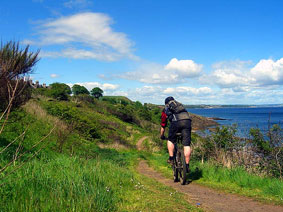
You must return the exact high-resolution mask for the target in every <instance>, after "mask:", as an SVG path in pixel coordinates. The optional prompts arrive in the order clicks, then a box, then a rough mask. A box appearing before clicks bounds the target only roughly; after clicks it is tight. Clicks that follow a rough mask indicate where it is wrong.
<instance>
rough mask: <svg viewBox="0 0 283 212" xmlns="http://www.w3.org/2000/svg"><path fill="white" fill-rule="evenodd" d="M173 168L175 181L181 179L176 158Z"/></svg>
mask: <svg viewBox="0 0 283 212" xmlns="http://www.w3.org/2000/svg"><path fill="white" fill-rule="evenodd" d="M172 169H173V176H174V178H173V179H174V182H179V181H180V179H179V172H178V169H177V167H176V160H174V164H173V166H172Z"/></svg>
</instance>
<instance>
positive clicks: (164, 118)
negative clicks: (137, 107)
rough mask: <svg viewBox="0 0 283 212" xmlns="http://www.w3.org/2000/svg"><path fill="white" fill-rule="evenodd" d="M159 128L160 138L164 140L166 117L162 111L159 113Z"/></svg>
mask: <svg viewBox="0 0 283 212" xmlns="http://www.w3.org/2000/svg"><path fill="white" fill-rule="evenodd" d="M160 125H161V128H160V138H164V133H165V128H166V126H167V115H166V113H165V112H164V110H163V111H162V113H161V123H160Z"/></svg>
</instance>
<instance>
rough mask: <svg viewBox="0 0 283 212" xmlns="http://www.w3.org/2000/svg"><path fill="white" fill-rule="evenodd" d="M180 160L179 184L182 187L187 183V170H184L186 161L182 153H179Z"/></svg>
mask: <svg viewBox="0 0 283 212" xmlns="http://www.w3.org/2000/svg"><path fill="white" fill-rule="evenodd" d="M180 160H181V161H180V162H181V164H180V165H181V166H182V168H181V169H180V182H181V184H182V185H185V184H186V182H187V168H186V159H185V155H184V152H183V151H181V157H180Z"/></svg>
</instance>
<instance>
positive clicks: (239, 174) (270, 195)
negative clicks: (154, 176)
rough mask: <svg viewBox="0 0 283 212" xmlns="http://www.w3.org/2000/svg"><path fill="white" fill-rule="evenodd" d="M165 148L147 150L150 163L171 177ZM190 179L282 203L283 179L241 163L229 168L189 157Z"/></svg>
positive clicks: (223, 189)
mask: <svg viewBox="0 0 283 212" xmlns="http://www.w3.org/2000/svg"><path fill="white" fill-rule="evenodd" d="M167 157H168V156H167V153H166V152H159V153H154V154H147V155H146V159H147V160H149V163H150V165H151V166H153V167H154V168H155V169H156V170H158V171H160V172H162V173H163V174H164V175H165V176H167V177H168V178H172V169H171V168H170V167H169V166H168V164H167V163H166V159H167ZM190 164H191V165H190V169H191V172H190V174H189V180H192V181H194V182H196V183H199V184H202V185H206V186H209V187H212V188H215V189H219V190H222V191H226V192H230V193H237V194H241V195H244V196H249V197H252V198H254V199H258V200H261V201H265V202H273V203H277V204H280V205H283V201H282V200H283V183H282V181H281V180H279V179H276V178H269V177H260V176H257V175H254V174H250V173H248V172H247V171H246V170H244V169H243V168H240V167H235V168H231V169H228V168H226V167H223V166H216V165H215V164H213V163H209V162H205V163H203V164H202V163H201V162H200V161H198V160H194V159H193V160H192V161H191V163H190Z"/></svg>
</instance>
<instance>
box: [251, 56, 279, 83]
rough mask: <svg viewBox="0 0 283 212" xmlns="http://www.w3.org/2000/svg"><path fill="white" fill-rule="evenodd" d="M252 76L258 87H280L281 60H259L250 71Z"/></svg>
mask: <svg viewBox="0 0 283 212" xmlns="http://www.w3.org/2000/svg"><path fill="white" fill-rule="evenodd" d="M251 76H253V77H254V78H255V79H256V81H257V83H258V84H260V85H280V84H281V85H282V84H283V58H281V59H279V60H277V61H273V60H271V59H268V60H265V59H263V60H260V61H259V62H258V63H257V64H256V65H255V67H253V68H252V69H251Z"/></svg>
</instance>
